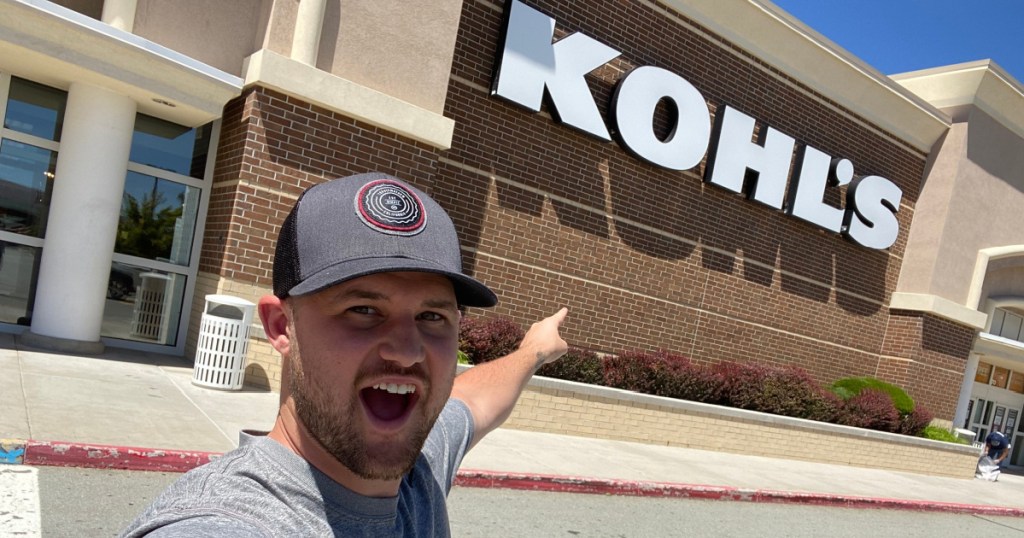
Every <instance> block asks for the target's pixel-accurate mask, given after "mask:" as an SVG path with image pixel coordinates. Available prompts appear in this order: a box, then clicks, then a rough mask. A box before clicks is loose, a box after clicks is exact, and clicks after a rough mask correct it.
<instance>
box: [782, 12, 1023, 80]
mask: <svg viewBox="0 0 1024 538" xmlns="http://www.w3.org/2000/svg"><path fill="white" fill-rule="evenodd" d="M772 1H773V2H774V3H775V4H776V5H778V6H779V7H781V8H782V9H784V10H785V11H787V12H789V13H790V14H792V15H793V16H794V17H796V18H797V19H799V20H800V21H801V22H803V23H804V24H806V25H807V26H810V27H811V28H813V29H814V30H815V31H817V32H818V33H820V34H822V35H824V36H825V37H827V38H829V39H830V40H832V41H834V42H835V43H837V44H838V45H839V46H840V47H842V48H844V49H846V50H848V51H850V52H852V53H853V54H854V55H855V56H858V57H859V58H861V59H862V60H864V61H865V62H867V63H868V64H869V65H871V66H872V67H874V68H875V69H878V70H879V71H881V72H882V73H883V74H886V75H892V74H895V73H904V72H907V71H915V70H918V69H927V68H929V67H938V66H941V65H950V64H955V63H962V62H968V61H974V60H984V59H992V60H995V62H996V63H997V64H999V66H1000V67H1002V68H1003V69H1005V70H1006V71H1007V72H1008V73H1010V75H1012V76H1013V77H1014V78H1016V79H1017V81H1018V82H1021V83H1022V84H1024V0H772Z"/></svg>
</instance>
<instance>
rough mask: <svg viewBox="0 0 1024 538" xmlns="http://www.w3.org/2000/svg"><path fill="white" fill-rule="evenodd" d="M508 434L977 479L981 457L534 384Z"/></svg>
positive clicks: (849, 431) (814, 425) (828, 427)
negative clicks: (630, 443)
mask: <svg viewBox="0 0 1024 538" xmlns="http://www.w3.org/2000/svg"><path fill="white" fill-rule="evenodd" d="M504 427H507V428H512V429H520V430H529V431H540V432H547V433H556V434H566V435H578V436H582V437H596V438H603V439H615V440H621V441H633V442H641V443H650V444H657V445H667V446H679V447H686V448H697V449H701V450H714V451H719V452H733V453H737V454H749V455H755V456H765V457H772V458H785V459H793V460H804V461H815V462H821V463H832V464H843V465H852V466H855V467H868V468H874V469H889V470H893V471H903V472H914V473H921V474H927V475H934V476H949V477H955V478H972V477H973V476H974V468H975V465H976V464H977V461H978V449H975V448H971V447H969V446H966V445H953V444H950V443H942V442H938V441H929V440H926V439H920V438H913V437H907V436H904V435H896V434H887V433H881V432H875V431H870V430H864V429H860V428H851V427H848V426H837V425H834V424H824V423H819V422H813V421H808V420H802V419H794V418H789V417H781V416H776V415H768V414H764V413H755V412H750V411H743V410H739V409H731V408H724V407H719V406H714V405H706V404H699V403H694V402H685V401H678V400H670V399H666V398H658V397H654V396H646V395H641V394H635V393H630V392H626V391H620V390H616V389H608V388H604V387H593V386H588V385H580V384H577V383H567V382H563V381H557V380H551V379H545V378H539V377H538V378H534V379H533V380H532V381H531V383H530V386H529V387H528V389H527V390H526V391H525V392H524V393H523V395H522V397H521V398H520V399H519V403H518V404H517V405H516V408H515V411H514V412H513V413H512V416H511V417H510V418H509V420H508V422H506V423H505V426H504Z"/></svg>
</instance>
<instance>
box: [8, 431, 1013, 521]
mask: <svg viewBox="0 0 1024 538" xmlns="http://www.w3.org/2000/svg"><path fill="white" fill-rule="evenodd" d="M24 447H25V455H24V460H23V462H22V463H23V464H24V465H51V466H58V467H89V468H97V469H124V470H132V471H164V472H176V473H184V472H186V471H189V470H192V469H194V468H196V467H198V466H200V465H203V464H205V463H209V462H210V461H213V460H215V459H217V458H218V457H220V455H221V453H219V452H190V451H183V450H160V449H151V448H135V447H123V446H110V445H89V444H82V443H64V442H50V441H25V444H24ZM455 484H456V485H458V486H463V487H472V488H504V489H517V490H527V491H549V492H557V493H585V494H596V495H625V496H633V497H671V498H684V499H706V500H723V501H746V502H766V503H790V504H807V505H815V506H837V507H845V508H860V509H863V508H877V509H888V510H914V511H919V512H946V513H956V514H979V515H991V516H1011V517H1024V508H1015V507H1007V506H991V505H978V504H961V503H947V502H938V501H917V500H906V499H889V498H880V497H858V496H853V495H837V494H829V493H805V492H793V491H776V490H768V489H742V488H737V487H732V486H707V485H701V484H677V483H668V482H650V481H635V480H612V479H603V478H584V477H573V476H558V475H545V474H525V473H504V472H500V471H481V470H473V469H462V470H459V472H458V474H457V475H456V477H455Z"/></svg>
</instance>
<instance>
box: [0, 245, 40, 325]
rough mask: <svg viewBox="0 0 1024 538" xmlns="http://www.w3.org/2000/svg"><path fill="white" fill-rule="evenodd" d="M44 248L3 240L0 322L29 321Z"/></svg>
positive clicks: (23, 323)
mask: <svg viewBox="0 0 1024 538" xmlns="http://www.w3.org/2000/svg"><path fill="white" fill-rule="evenodd" d="M41 253H42V249H39V248H36V247H30V246H27V245H19V244H17V243H8V242H7V241H0V323H17V324H19V325H27V324H28V318H29V316H30V315H31V312H32V301H33V300H34V299H35V291H36V290H35V286H34V284H35V281H36V274H37V273H38V272H39V255H40V254H41Z"/></svg>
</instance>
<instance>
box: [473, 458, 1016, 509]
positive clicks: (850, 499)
mask: <svg viewBox="0 0 1024 538" xmlns="http://www.w3.org/2000/svg"><path fill="white" fill-rule="evenodd" d="M455 484H456V485H459V486H465V487H483V488H506V489H519V490H529V491H551V492H559V493H588V494H599V495H627V496H634V497H672V498H685V499H708V500H723V501H746V502H765V503H788V504H806V505H814V506H835V507H844V508H858V509H865V508H874V509H887V510H913V511H918V512H945V513H954V514H979V515H990V516H1011V517H1024V508H1015V507H1008V506H992V505H979V504H961V503H948V502H939V501H919V500H906V499H889V498H884V497H859V496H854V495H838V494H829V493H806V492H793V491H775V490H767V489H742V488H737V487H731V486H706V485H700V484H676V483H666V482H647V481H631V480H609V479H598V478H580V477H567V476H554V475H541V474H513V473H501V472H494V471H479V470H470V469H463V470H460V471H459V473H458V475H457V476H456V478H455Z"/></svg>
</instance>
